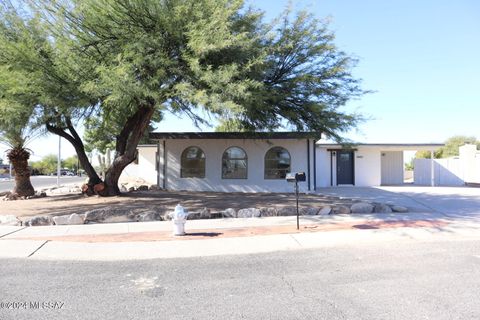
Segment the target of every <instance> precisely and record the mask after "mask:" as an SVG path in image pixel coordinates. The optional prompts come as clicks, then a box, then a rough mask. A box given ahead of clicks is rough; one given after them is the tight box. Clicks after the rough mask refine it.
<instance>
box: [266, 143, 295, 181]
mask: <svg viewBox="0 0 480 320" xmlns="http://www.w3.org/2000/svg"><path fill="white" fill-rule="evenodd" d="M287 173H290V153H288V151H287V150H286V149H285V148H282V147H273V148H271V149H270V150H268V151H267V154H265V179H285V177H286V176H287Z"/></svg>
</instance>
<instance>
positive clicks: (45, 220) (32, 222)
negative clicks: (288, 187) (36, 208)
mask: <svg viewBox="0 0 480 320" xmlns="http://www.w3.org/2000/svg"><path fill="white" fill-rule="evenodd" d="M25 225H26V226H29V227H34V226H51V225H53V219H52V217H50V216H35V217H33V218H30V219H28V220H27V221H25Z"/></svg>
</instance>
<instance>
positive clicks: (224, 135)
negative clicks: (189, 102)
mask: <svg viewBox="0 0 480 320" xmlns="http://www.w3.org/2000/svg"><path fill="white" fill-rule="evenodd" d="M149 138H150V139H152V140H168V139H260V140H271V139H320V138H321V134H320V132H152V133H150V135H149Z"/></svg>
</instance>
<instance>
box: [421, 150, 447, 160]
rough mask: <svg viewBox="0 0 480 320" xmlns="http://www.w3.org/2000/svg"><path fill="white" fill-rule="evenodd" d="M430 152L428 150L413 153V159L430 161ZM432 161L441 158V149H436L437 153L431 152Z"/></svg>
mask: <svg viewBox="0 0 480 320" xmlns="http://www.w3.org/2000/svg"><path fill="white" fill-rule="evenodd" d="M431 157H432V156H431V152H430V151H429V150H420V151H417V152H416V153H415V158H417V159H431ZM433 158H434V159H440V158H443V151H442V149H438V150H437V151H434V152H433Z"/></svg>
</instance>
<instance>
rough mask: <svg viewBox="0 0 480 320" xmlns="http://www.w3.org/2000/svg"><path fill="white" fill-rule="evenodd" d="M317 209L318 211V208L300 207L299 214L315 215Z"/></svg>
mask: <svg viewBox="0 0 480 320" xmlns="http://www.w3.org/2000/svg"><path fill="white" fill-rule="evenodd" d="M318 211H320V210H319V209H318V208H312V207H309V208H300V214H301V215H302V216H315V215H317V214H318Z"/></svg>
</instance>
